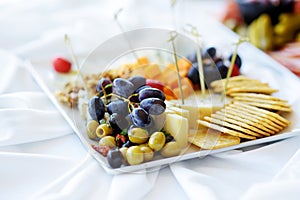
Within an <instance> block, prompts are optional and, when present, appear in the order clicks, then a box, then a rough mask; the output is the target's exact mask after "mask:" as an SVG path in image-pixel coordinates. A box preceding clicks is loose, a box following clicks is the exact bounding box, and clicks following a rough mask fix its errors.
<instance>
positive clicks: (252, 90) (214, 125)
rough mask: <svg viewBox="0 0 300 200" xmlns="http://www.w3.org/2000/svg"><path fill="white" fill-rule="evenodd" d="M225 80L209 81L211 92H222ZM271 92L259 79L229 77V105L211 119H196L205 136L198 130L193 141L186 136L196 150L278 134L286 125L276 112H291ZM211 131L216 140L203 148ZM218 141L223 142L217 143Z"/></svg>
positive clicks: (272, 91) (287, 123) (284, 103)
mask: <svg viewBox="0 0 300 200" xmlns="http://www.w3.org/2000/svg"><path fill="white" fill-rule="evenodd" d="M225 81H226V80H225V79H223V80H218V81H214V82H212V83H211V86H212V88H213V90H214V91H215V92H223V91H224V85H225ZM274 92H277V90H276V89H273V88H271V87H270V86H269V85H268V84H266V83H262V82H261V81H259V80H254V79H250V78H247V77H245V76H237V77H232V78H230V79H229V82H228V87H227V90H226V95H227V96H229V97H231V98H232V101H231V103H230V104H228V105H226V106H225V107H224V108H223V109H221V110H219V111H217V112H215V113H213V114H211V116H206V117H204V119H203V120H198V124H199V125H200V127H202V130H206V133H204V131H198V134H194V135H193V138H192V137H190V142H191V143H193V144H195V145H196V146H199V147H200V148H204V149H205V148H206V149H216V148H222V147H225V146H231V145H235V144H238V143H239V140H238V139H244V140H254V139H258V138H263V137H268V136H272V135H274V134H277V133H279V132H280V131H282V130H283V129H284V128H286V127H287V126H288V125H289V124H290V121H289V120H287V119H285V118H284V117H283V116H281V115H280V114H279V111H281V112H291V111H292V109H291V106H290V105H288V103H287V101H286V100H282V99H280V98H277V97H274V96H271V94H272V93H274ZM203 127H206V128H207V129H203ZM211 129H212V130H214V131H213V134H215V135H216V132H218V133H219V135H218V137H219V138H218V139H216V141H215V142H214V143H212V142H211V143H210V144H212V145H211V146H210V147H207V145H206V146H205V140H206V139H207V138H208V137H209V136H208V134H210V133H209V132H210V131H209V130H211ZM199 135H200V136H199ZM229 136H231V137H229ZM220 141H223V143H222V144H220ZM213 144H214V145H213Z"/></svg>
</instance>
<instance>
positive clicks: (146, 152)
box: [140, 146, 154, 162]
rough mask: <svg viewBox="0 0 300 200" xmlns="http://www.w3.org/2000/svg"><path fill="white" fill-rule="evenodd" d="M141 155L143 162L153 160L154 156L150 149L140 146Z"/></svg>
mask: <svg viewBox="0 0 300 200" xmlns="http://www.w3.org/2000/svg"><path fill="white" fill-rule="evenodd" d="M140 148H141V150H142V152H143V154H144V161H145V162H147V161H150V160H152V159H153V156H154V152H153V151H152V149H151V148H150V147H148V146H140Z"/></svg>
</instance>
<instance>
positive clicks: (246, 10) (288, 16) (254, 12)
mask: <svg viewBox="0 0 300 200" xmlns="http://www.w3.org/2000/svg"><path fill="white" fill-rule="evenodd" d="M299 8H300V2H299V1H293V0H288V1H283V0H279V1H276V2H272V1H243V0H236V1H233V0H232V1H228V4H227V6H226V8H225V11H224V14H223V16H222V17H221V21H222V23H223V24H225V25H226V26H227V27H229V28H230V29H232V30H233V31H235V32H236V33H238V34H240V35H242V36H246V37H248V38H249V40H250V42H251V43H252V44H253V45H255V46H256V47H258V48H260V49H261V50H263V51H265V52H266V53H268V54H269V55H270V56H271V57H272V58H274V59H275V60H277V61H278V62H280V63H281V64H282V65H284V66H286V67H287V68H288V69H290V70H291V71H292V72H294V73H295V74H296V75H298V76H299V74H300V65H299V59H298V58H299V41H300V40H299V38H300V35H299V31H300V9H299Z"/></svg>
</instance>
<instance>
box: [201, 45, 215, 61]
mask: <svg viewBox="0 0 300 200" xmlns="http://www.w3.org/2000/svg"><path fill="white" fill-rule="evenodd" d="M216 54H217V50H216V48H215V47H209V48H208V49H206V51H205V53H204V57H210V58H212V59H213V58H214V57H215V56H216Z"/></svg>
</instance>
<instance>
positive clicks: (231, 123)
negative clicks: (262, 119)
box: [204, 114, 262, 137]
mask: <svg viewBox="0 0 300 200" xmlns="http://www.w3.org/2000/svg"><path fill="white" fill-rule="evenodd" d="M204 119H205V120H207V121H210V122H212V123H215V124H219V125H221V126H226V127H228V128H231V129H234V130H237V131H240V132H242V133H245V134H248V135H252V136H255V137H262V135H261V134H258V133H256V132H254V131H252V130H249V128H250V127H249V126H248V125H247V124H245V123H242V122H237V121H235V120H232V119H228V118H225V119H224V117H222V116H221V117H220V116H217V115H215V114H212V115H211V117H204Z"/></svg>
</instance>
